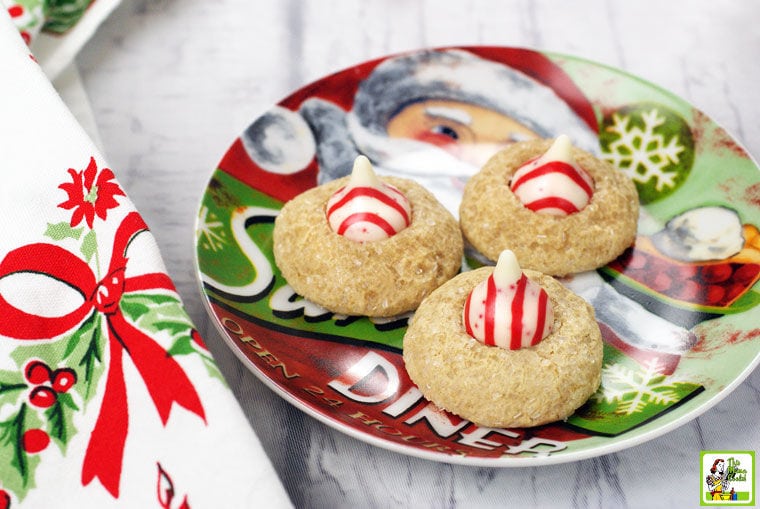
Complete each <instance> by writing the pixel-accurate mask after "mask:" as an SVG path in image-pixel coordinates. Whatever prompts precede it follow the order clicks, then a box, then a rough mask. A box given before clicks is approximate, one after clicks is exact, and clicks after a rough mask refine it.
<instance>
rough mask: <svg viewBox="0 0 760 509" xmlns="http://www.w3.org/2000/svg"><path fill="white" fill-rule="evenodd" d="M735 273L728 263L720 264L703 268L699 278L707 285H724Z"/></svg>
mask: <svg viewBox="0 0 760 509" xmlns="http://www.w3.org/2000/svg"><path fill="white" fill-rule="evenodd" d="M733 272H734V271H733V270H732V269H731V266H730V265H728V264H727V263H718V264H715V265H705V266H704V267H702V269H701V271H700V274H699V276H700V278H701V279H702V281H704V282H705V283H722V282H723V281H727V280H728V279H729V278H730V277H731V275H732V274H733Z"/></svg>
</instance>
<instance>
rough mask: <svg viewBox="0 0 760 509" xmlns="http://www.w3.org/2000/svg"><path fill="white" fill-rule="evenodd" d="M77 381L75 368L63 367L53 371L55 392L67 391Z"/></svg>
mask: <svg viewBox="0 0 760 509" xmlns="http://www.w3.org/2000/svg"><path fill="white" fill-rule="evenodd" d="M75 383H77V374H76V372H75V371H74V370H73V369H71V368H61V369H56V370H55V371H54V372H53V390H54V391H55V392H57V393H62V392H67V391H68V390H69V389H71V387H72V386H73V385H74V384H75Z"/></svg>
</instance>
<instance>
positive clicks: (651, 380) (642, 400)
mask: <svg viewBox="0 0 760 509" xmlns="http://www.w3.org/2000/svg"><path fill="white" fill-rule="evenodd" d="M662 368H663V366H662V365H661V364H660V362H659V360H658V359H653V360H651V361H649V362H648V363H647V364H646V366H644V369H631V368H628V367H626V366H624V365H622V364H608V365H607V366H605V367H604V369H603V370H602V386H601V387H600V389H599V392H597V393H596V394H595V395H594V399H596V400H597V401H604V402H607V403H612V404H614V403H617V409H616V410H615V413H617V414H625V415H632V414H635V413H639V412H641V411H643V410H644V408H645V407H646V406H648V405H669V404H671V403H676V402H678V401H679V400H680V399H681V396H680V395H679V394H678V391H677V387H676V386H677V385H679V384H684V383H688V382H685V381H683V380H680V379H677V378H676V377H673V376H671V377H668V376H666V375H663V374H662Z"/></svg>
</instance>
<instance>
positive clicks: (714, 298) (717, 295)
mask: <svg viewBox="0 0 760 509" xmlns="http://www.w3.org/2000/svg"><path fill="white" fill-rule="evenodd" d="M725 296H726V288H725V287H723V286H720V285H710V286H708V287H707V290H706V292H705V304H709V305H711V306H717V305H719V304H722V303H723V302H722V301H723V297H725Z"/></svg>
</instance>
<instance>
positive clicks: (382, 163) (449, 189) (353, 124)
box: [346, 113, 480, 217]
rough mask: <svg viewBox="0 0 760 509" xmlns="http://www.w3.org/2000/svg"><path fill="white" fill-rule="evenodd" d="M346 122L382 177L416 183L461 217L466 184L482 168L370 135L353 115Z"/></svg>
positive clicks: (423, 146) (417, 144) (425, 146)
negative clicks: (406, 179) (403, 179)
mask: <svg viewBox="0 0 760 509" xmlns="http://www.w3.org/2000/svg"><path fill="white" fill-rule="evenodd" d="M346 123H347V126H348V130H349V132H350V133H351V137H352V139H353V141H354V143H355V144H356V147H357V148H358V149H359V152H361V153H362V154H365V155H366V156H367V157H369V159H370V160H371V161H372V163H373V165H374V168H375V171H376V172H377V173H378V174H380V175H391V176H396V177H403V178H409V179H412V180H415V181H416V182H418V183H419V184H420V185H422V186H424V187H425V188H426V189H427V190H428V191H430V192H431V193H433V194H434V195H435V197H436V198H437V199H438V200H439V201H440V202H441V203H442V204H443V205H444V207H446V208H447V209H448V210H449V211H450V212H451V213H452V214H453V215H454V217H458V216H459V203H460V201H461V200H462V190H463V189H464V184H465V183H466V182H467V180H468V179H469V178H470V177H471V176H473V175H474V174H475V173H476V172H477V171H478V170H479V169H480V168H478V167H477V166H475V165H473V164H470V163H467V162H465V161H462V160H461V159H457V158H456V157H454V156H453V155H451V154H450V153H448V152H446V151H445V150H443V149H441V148H439V147H437V146H435V145H431V144H429V143H424V142H421V141H417V140H412V139H408V138H391V137H389V136H387V135H385V134H375V133H373V132H370V131H369V130H367V129H366V128H365V127H364V126H362V125H361V124H360V123H359V122H358V120H357V119H356V117H355V116H354V115H353V114H351V113H349V114H348V115H347V117H346Z"/></svg>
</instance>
